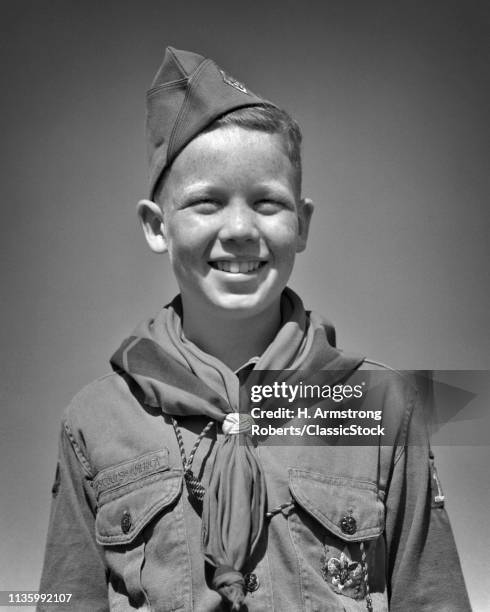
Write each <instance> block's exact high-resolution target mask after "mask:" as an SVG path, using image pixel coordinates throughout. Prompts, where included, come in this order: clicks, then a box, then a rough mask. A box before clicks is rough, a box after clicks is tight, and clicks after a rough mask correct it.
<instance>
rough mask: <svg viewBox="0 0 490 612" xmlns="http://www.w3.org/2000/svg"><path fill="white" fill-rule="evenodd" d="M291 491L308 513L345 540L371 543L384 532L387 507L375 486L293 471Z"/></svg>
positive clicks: (290, 470) (342, 478)
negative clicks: (369, 541)
mask: <svg viewBox="0 0 490 612" xmlns="http://www.w3.org/2000/svg"><path fill="white" fill-rule="evenodd" d="M289 489H290V491H291V495H292V496H293V498H294V499H295V501H296V502H297V503H298V504H299V505H300V506H301V507H302V508H303V509H304V510H306V512H308V513H309V514H311V515H312V516H314V517H315V518H316V519H317V521H319V522H320V523H321V524H322V525H323V526H324V527H325V528H326V529H328V530H329V531H331V532H332V533H333V534H335V535H336V536H337V537H339V538H341V539H342V540H345V541H348V542H358V541H360V540H369V539H372V538H377V537H378V536H379V535H381V533H382V532H383V529H384V506H383V503H382V501H381V500H380V499H379V498H378V495H377V490H376V485H375V484H374V483H372V482H368V481H364V480H355V479H352V478H344V477H342V476H328V475H326V474H320V473H318V472H310V471H307V470H300V469H296V468H290V469H289Z"/></svg>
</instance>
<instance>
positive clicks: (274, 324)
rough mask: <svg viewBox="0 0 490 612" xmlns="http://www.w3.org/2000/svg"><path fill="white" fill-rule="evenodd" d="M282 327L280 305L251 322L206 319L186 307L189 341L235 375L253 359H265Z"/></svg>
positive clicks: (185, 322)
mask: <svg viewBox="0 0 490 612" xmlns="http://www.w3.org/2000/svg"><path fill="white" fill-rule="evenodd" d="M280 324H281V311H280V307H279V304H277V306H276V307H275V308H274V309H270V310H269V311H266V312H264V313H260V314H259V315H255V316H253V317H250V318H248V319H226V318H221V317H213V316H208V317H206V316H203V315H202V313H193V312H192V309H190V311H189V309H186V308H185V307H184V322H183V329H184V334H185V336H186V338H187V339H188V340H190V341H191V342H194V344H196V345H197V346H198V347H199V348H200V349H201V350H202V351H205V352H206V353H208V354H209V355H213V357H216V358H217V359H219V360H220V361H222V362H223V363H224V364H225V365H227V366H228V367H229V368H230V369H231V370H233V371H236V370H237V369H238V368H239V367H240V366H242V365H244V364H245V363H246V362H247V361H249V360H250V359H252V358H253V357H256V356H260V355H262V353H263V352H264V351H265V349H266V348H267V347H268V346H269V344H270V343H271V342H272V340H273V339H274V337H275V335H276V334H277V332H278V330H279V327H280Z"/></svg>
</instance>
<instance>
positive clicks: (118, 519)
mask: <svg viewBox="0 0 490 612" xmlns="http://www.w3.org/2000/svg"><path fill="white" fill-rule="evenodd" d="M181 489H182V470H175V469H167V470H165V471H162V472H157V473H155V474H152V475H150V476H145V477H142V478H140V479H139V480H136V481H134V482H131V483H130V484H127V485H125V486H122V487H118V488H116V489H114V490H112V491H107V492H106V493H104V494H102V495H101V496H100V498H99V509H98V512H97V517H96V519H95V533H96V540H97V542H98V543H99V544H103V545H105V546H107V545H111V544H112V545H118V544H128V543H130V542H132V541H133V540H134V538H135V537H136V536H137V535H138V534H139V533H140V531H141V530H142V529H143V527H145V526H146V525H147V524H148V522H149V521H150V520H151V519H152V518H153V517H154V516H155V515H156V514H158V512H160V511H161V510H163V509H164V508H165V507H167V506H169V505H170V504H171V503H172V502H173V501H174V500H175V499H177V497H178V496H179V494H180V491H181Z"/></svg>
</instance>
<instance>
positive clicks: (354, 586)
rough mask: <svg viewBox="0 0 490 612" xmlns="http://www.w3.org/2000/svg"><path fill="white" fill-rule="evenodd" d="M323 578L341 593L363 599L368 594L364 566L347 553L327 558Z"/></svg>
mask: <svg viewBox="0 0 490 612" xmlns="http://www.w3.org/2000/svg"><path fill="white" fill-rule="evenodd" d="M321 571H322V576H323V579H324V580H325V581H326V582H328V583H329V584H330V585H331V586H332V588H333V590H334V591H335V592H336V593H338V594H339V595H345V596H347V597H352V598H353V599H363V598H364V597H365V595H366V589H365V584H364V580H363V572H362V566H361V564H360V563H359V562H358V561H352V559H350V558H349V557H348V556H347V555H346V554H344V553H341V554H340V557H330V558H327V555H326V554H325V558H324V560H323V564H322V568H321Z"/></svg>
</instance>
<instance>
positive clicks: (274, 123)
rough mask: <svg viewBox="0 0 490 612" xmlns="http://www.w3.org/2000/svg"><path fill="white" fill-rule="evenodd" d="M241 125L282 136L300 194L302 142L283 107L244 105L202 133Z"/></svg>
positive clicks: (160, 184) (158, 192)
mask: <svg viewBox="0 0 490 612" xmlns="http://www.w3.org/2000/svg"><path fill="white" fill-rule="evenodd" d="M233 126H236V127H241V128H243V129H245V130H257V131H259V132H265V133H267V134H278V135H279V136H281V137H282V139H283V142H284V145H285V150H286V154H287V156H288V157H289V160H290V162H291V164H292V166H293V168H294V169H295V170H296V175H297V178H296V180H297V187H298V193H299V194H301V178H302V165H301V142H302V135H301V130H300V127H299V125H298V123H297V122H296V121H295V120H294V119H293V118H292V117H291V116H290V115H289V114H288V113H287V112H286V111H285V110H283V109H281V108H278V107H277V106H273V105H272V104H267V105H263V106H245V107H242V108H238V109H235V110H232V111H230V112H229V113H225V114H224V115H221V117H218V118H217V119H215V120H214V121H213V122H212V123H210V124H209V125H208V126H207V127H206V128H205V129H204V130H203V131H202V132H200V133H201V134H203V133H206V132H212V131H213V130H217V129H218V128H220V127H233ZM171 167H172V165H170V166H168V167H167V168H165V170H164V171H163V172H162V174H161V175H160V177H159V178H158V181H157V183H156V185H155V190H154V194H155V196H154V199H155V200H156V201H157V200H158V199H159V197H160V195H161V192H162V188H163V185H164V183H165V178H166V176H167V175H168V173H169V171H170V168H171Z"/></svg>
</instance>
